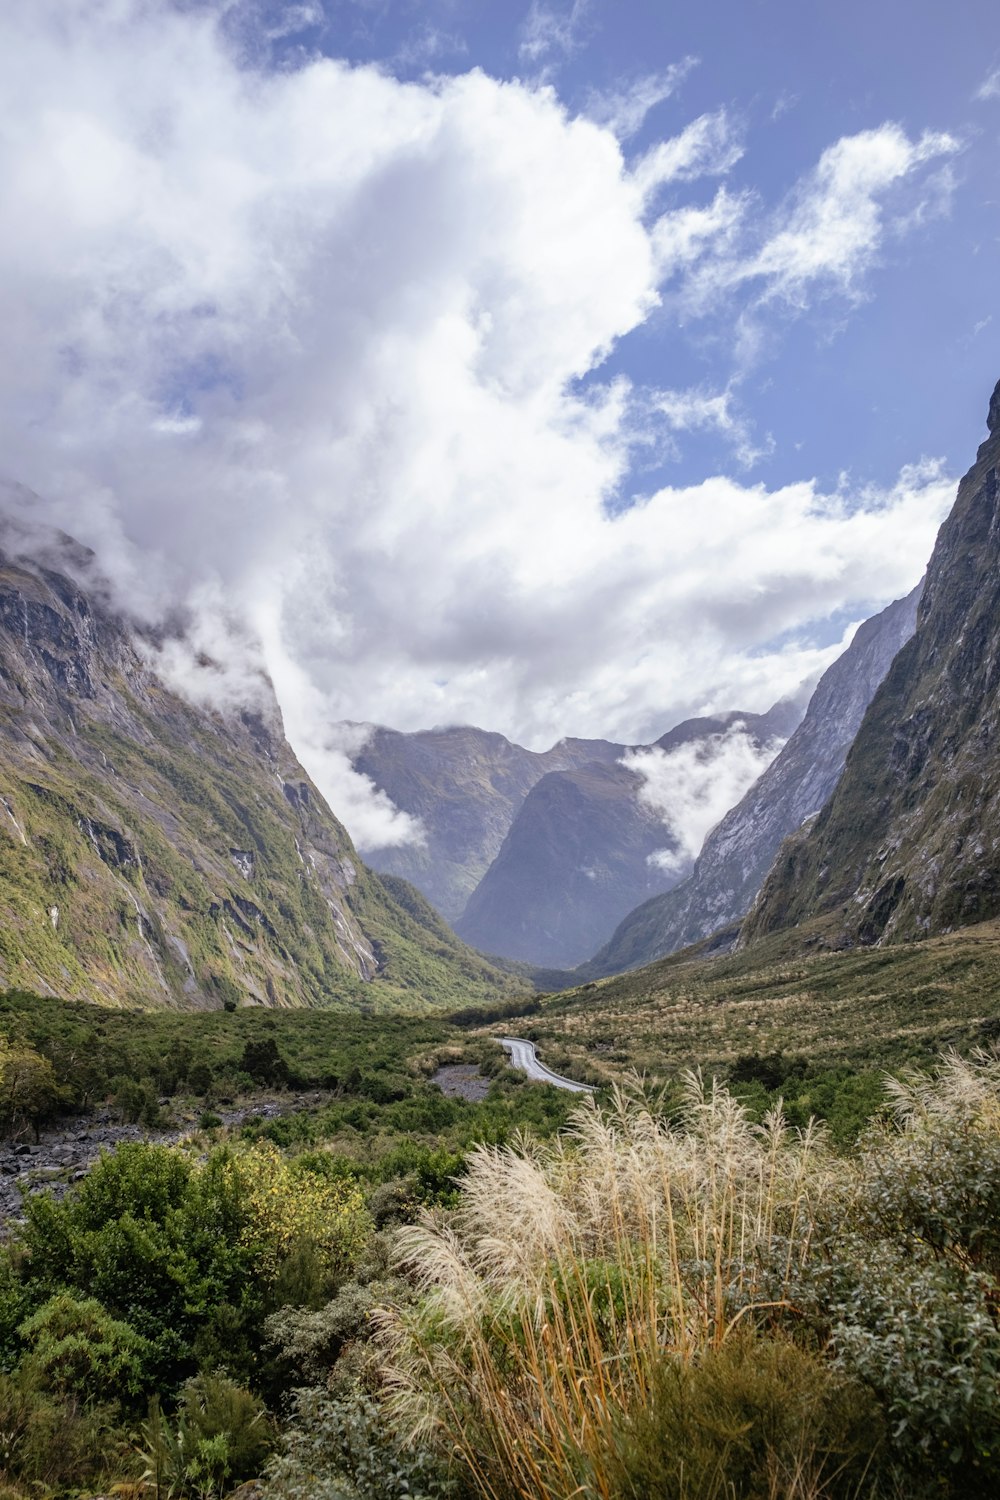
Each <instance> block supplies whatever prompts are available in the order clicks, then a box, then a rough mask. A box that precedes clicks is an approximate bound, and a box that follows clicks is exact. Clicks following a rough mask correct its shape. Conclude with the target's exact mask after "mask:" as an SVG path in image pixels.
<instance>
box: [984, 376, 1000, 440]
mask: <svg viewBox="0 0 1000 1500" xmlns="http://www.w3.org/2000/svg"><path fill="white" fill-rule="evenodd" d="M986 426H987V428H988V429H989V432H990V435H991V436H996V435H997V434H998V433H1000V380H998V381H997V383H996V388H995V390H994V392H993V395H992V396H991V397H990V409H989V412H988V413H987V417H986Z"/></svg>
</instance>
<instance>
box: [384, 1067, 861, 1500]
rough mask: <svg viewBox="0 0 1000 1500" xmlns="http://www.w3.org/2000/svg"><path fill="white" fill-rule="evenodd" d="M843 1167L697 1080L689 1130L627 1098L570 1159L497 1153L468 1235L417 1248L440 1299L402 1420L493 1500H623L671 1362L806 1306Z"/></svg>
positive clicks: (412, 1262) (417, 1262) (818, 1136)
mask: <svg viewBox="0 0 1000 1500" xmlns="http://www.w3.org/2000/svg"><path fill="white" fill-rule="evenodd" d="M831 1161H832V1158H831V1157H830V1154H829V1152H828V1150H827V1147H826V1144H825V1141H824V1139H823V1136H822V1133H821V1131H819V1130H818V1129H816V1128H810V1129H809V1130H807V1131H805V1132H798V1131H791V1130H789V1128H788V1127H787V1126H786V1124H785V1122H784V1120H783V1118H782V1116H781V1113H780V1111H774V1112H773V1113H772V1114H771V1115H769V1117H768V1118H767V1120H766V1121H765V1122H764V1124H763V1125H761V1126H757V1125H754V1124H752V1123H751V1122H750V1120H749V1119H748V1117H747V1115H746V1113H745V1111H744V1110H743V1109H742V1108H741V1107H740V1105H739V1104H738V1103H737V1101H736V1100H734V1099H733V1098H731V1097H730V1095H729V1094H727V1093H726V1092H725V1090H723V1089H721V1088H720V1087H719V1086H718V1085H717V1084H716V1083H714V1082H713V1083H711V1084H706V1083H705V1081H704V1080H703V1079H702V1077H701V1076H700V1075H699V1074H697V1073H688V1074H687V1075H686V1077H685V1080H684V1102H683V1108H682V1115H681V1120H680V1122H679V1128H678V1124H677V1123H671V1122H668V1121H667V1120H666V1119H664V1118H662V1117H660V1116H658V1115H657V1113H656V1112H655V1109H653V1108H650V1106H649V1105H648V1103H646V1102H644V1101H643V1100H641V1098H637V1097H636V1095H635V1093H634V1092H633V1093H629V1092H626V1091H624V1090H618V1091H617V1092H616V1093H615V1095H614V1098H613V1101H612V1104H611V1106H610V1108H608V1109H607V1110H604V1111H602V1110H600V1109H598V1108H597V1107H596V1106H595V1105H594V1104H593V1103H592V1102H591V1101H589V1100H588V1101H586V1102H584V1103H583V1104H582V1105H581V1106H579V1108H578V1109H577V1110H576V1111H575V1113H574V1116H573V1118H572V1121H571V1125H570V1128H569V1130H568V1131H567V1132H566V1133H565V1135H564V1136H563V1137H562V1138H561V1139H560V1140H559V1141H557V1142H556V1143H554V1144H547V1145H537V1144H535V1143H532V1142H529V1141H522V1142H520V1143H518V1144H517V1145H516V1146H514V1147H512V1148H506V1149H495V1148H487V1147H481V1148H480V1149H479V1150H478V1151H476V1152H475V1153H474V1154H473V1156H472V1158H471V1160H470V1162H469V1164H468V1168H467V1175H466V1179H465V1181H464V1184H463V1190H462V1194H461V1200H462V1201H461V1206H460V1208H459V1210H458V1212H457V1214H456V1215H455V1216H454V1218H453V1220H452V1222H451V1223H450V1224H449V1225H448V1226H447V1227H442V1226H436V1225H434V1224H433V1223H431V1222H425V1223H423V1224H421V1225H418V1226H412V1227H410V1228H408V1229H407V1230H405V1231H403V1234H402V1236H401V1254H402V1256H403V1258H404V1260H405V1262H406V1264H407V1265H408V1266H409V1268H410V1269H411V1271H412V1273H413V1274H414V1275H415V1277H416V1279H417V1281H418V1284H419V1286H420V1288H421V1290H422V1292H423V1293H424V1296H423V1299H422V1301H421V1302H420V1304H419V1305H418V1307H417V1308H416V1309H414V1310H410V1311H405V1312H400V1313H398V1314H396V1315H394V1316H392V1317H391V1318H390V1319H389V1321H388V1323H387V1326H386V1339H387V1344H388V1353H389V1363H390V1372H391V1373H390V1381H391V1385H392V1389H393V1393H394V1397H393V1399H394V1406H395V1409H396V1414H397V1418H398V1419H402V1420H404V1421H405V1422H406V1424H407V1426H408V1428H409V1429H410V1430H411V1431H412V1432H413V1433H414V1434H415V1435H417V1434H419V1435H421V1436H422V1437H423V1438H424V1439H427V1438H428V1437H431V1436H436V1438H437V1440H438V1441H442V1442H444V1443H445V1444H446V1445H447V1446H448V1447H449V1448H450V1449H451V1450H452V1451H453V1452H455V1453H457V1454H458V1455H460V1458H461V1460H462V1463H463V1464H464V1466H465V1467H467V1469H468V1470H469V1472H470V1473H471V1474H473V1475H474V1477H475V1481H476V1485H477V1488H478V1491H479V1493H480V1494H482V1495H484V1496H489V1497H491V1500H501V1497H509V1496H523V1497H525V1500H527V1497H528V1496H531V1497H533V1500H566V1497H567V1496H569V1495H573V1494H581V1495H583V1494H586V1495H588V1496H589V1495H593V1496H595V1497H596V1496H599V1497H602V1500H605V1497H608V1500H610V1497H611V1495H612V1494H614V1493H617V1490H615V1489H613V1488H612V1485H613V1480H612V1478H611V1475H610V1473H609V1465H608V1461H607V1458H608V1454H609V1453H611V1452H612V1451H614V1450H615V1449H616V1447H617V1439H616V1434H617V1433H618V1432H619V1431H620V1429H621V1424H622V1422H623V1420H624V1419H626V1418H627V1417H628V1416H629V1415H630V1414H635V1413H637V1412H641V1411H648V1410H649V1409H650V1408H651V1407H652V1406H653V1405H654V1404H655V1398H656V1391H657V1390H658V1389H659V1388H660V1387H661V1386H662V1381H663V1363H664V1358H665V1357H669V1358H671V1359H673V1360H676V1361H677V1362H679V1364H680V1365H681V1366H685V1365H690V1364H692V1363H693V1362H694V1361H696V1360H697V1359H699V1358H700V1357H701V1356H703V1355H704V1354H705V1353H706V1351H709V1350H719V1349H720V1348H721V1347H722V1346H723V1345H724V1344H725V1343H726V1342H727V1340H729V1339H731V1338H732V1337H733V1335H734V1332H735V1331H736V1330H738V1329H741V1328H743V1327H744V1325H746V1324H747V1320H748V1319H752V1318H753V1317H754V1316H755V1315H756V1314H759V1313H764V1312H766V1311H768V1310H774V1309H775V1308H776V1307H779V1306H783V1305H786V1304H787V1302H788V1299H787V1297H786V1296H785V1291H784V1285H783V1283H785V1282H788V1283H790V1282H791V1280H792V1277H793V1274H794V1273H795V1271H796V1270H797V1269H798V1268H799V1266H800V1265H801V1263H802V1261H803V1258H804V1257H806V1256H807V1255H808V1253H809V1245H810V1234H811V1226H812V1224H813V1221H814V1218H815V1213H816V1209H817V1207H818V1205H819V1203H820V1202H821V1201H822V1200H823V1198H824V1196H825V1195H826V1194H827V1193H828V1191H829V1190H830V1187H831V1185H832V1180H833V1177H832V1172H831ZM775 1265H781V1266H783V1268H784V1275H783V1277H781V1278H779V1280H778V1282H777V1283H776V1282H775V1278H774V1274H773V1271H774V1267H775ZM765 1267H766V1268H767V1274H766V1275H765V1274H764V1268H765Z"/></svg>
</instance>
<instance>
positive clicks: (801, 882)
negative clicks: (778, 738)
mask: <svg viewBox="0 0 1000 1500" xmlns="http://www.w3.org/2000/svg"><path fill="white" fill-rule="evenodd" d="M988 427H989V433H990V436H989V438H988V439H987V441H986V442H985V443H983V444H982V446H981V447H980V449H979V453H978V456H977V458H976V462H975V464H974V465H973V466H972V468H971V469H970V470H969V472H968V473H967V474H966V476H965V478H964V479H963V480H962V482H961V484H960V485H959V489H958V497H957V499H956V501H955V505H954V508H953V509H952V511H951V514H950V515H949V516H948V518H947V520H946V521H945V523H944V525H943V526H942V527H941V530H940V532H939V534H938V539H937V543H936V545H935V548H934V552H933V555H932V557H931V560H930V563H929V564H928V568H927V581H926V585H925V588H924V593H923V597H922V599H921V601H920V609H919V612H918V616H917V628H916V632H915V634H914V636H913V638H912V640H911V641H910V642H909V643H908V644H907V645H906V646H905V647H904V648H903V650H902V651H901V652H900V653H899V655H898V656H897V657H896V660H895V661H894V662H893V665H892V667H891V669H890V671H889V674H888V676H887V677H886V679H885V682H884V683H883V684H882V686H881V688H880V689H879V691H878V692H877V693H876V694H875V697H874V698H873V700H872V703H871V705H870V707H869V709H868V711H867V713H866V714H865V717H864V719H863V721H862V723H861V727H860V729H859V731H858V735H857V738H856V739H855V741H854V744H853V746H852V747H851V751H850V754H849V755H848V757H847V763H846V765H845V767H844V773H843V776H842V777H841V779H840V782H839V783H838V785H837V788H836V791H835V793H834V795H833V796H832V797H831V798H830V801H829V802H828V803H827V805H826V806H825V807H824V809H823V811H822V812H821V813H820V814H819V816H818V817H817V818H816V820H815V822H814V823H812V824H811V825H810V826H808V827H807V828H805V829H803V830H802V831H801V833H800V834H799V835H798V836H796V837H794V838H792V839H790V840H789V841H788V842H787V843H786V844H785V845H784V846H783V847H782V849H781V852H780V854H779V856H778V859H777V860H776V862H775V865H774V868H773V869H772V871H771V873H770V875H769V876H768V879H767V881H766V882H765V884H764V886H763V889H762V890H761V894H760V898H759V900H758V902H757V905H756V906H755V907H754V909H753V911H752V912H751V913H750V915H749V917H748V918H747V921H746V923H745V924H744V929H743V937H744V939H745V940H750V939H752V938H753V937H756V936H759V935H762V934H764V933H768V932H772V931H775V930H779V929H782V928H786V927H790V926H793V925H795V924H797V923H799V922H802V921H805V920H807V919H811V918H817V917H820V918H825V936H826V940H827V941H829V942H831V943H833V944H834V945H836V946H849V945H852V944H856V943H879V942H891V941H897V940H903V939H908V938H916V937H920V936H922V935H923V934H926V933H940V932H947V931H950V930H951V929H952V928H954V927H960V926H964V925H967V924H969V923H972V922H978V921H981V920H983V919H985V918H989V917H994V916H996V915H997V914H998V913H1000V485H998V468H1000V385H998V386H997V388H996V390H995V391H994V393H993V398H992V400H991V402H990V408H989V416H988Z"/></svg>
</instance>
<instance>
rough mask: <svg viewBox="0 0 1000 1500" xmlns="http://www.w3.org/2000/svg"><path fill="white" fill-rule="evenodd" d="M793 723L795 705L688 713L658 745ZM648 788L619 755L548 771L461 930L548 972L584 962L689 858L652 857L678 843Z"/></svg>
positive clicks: (758, 736)
mask: <svg viewBox="0 0 1000 1500" xmlns="http://www.w3.org/2000/svg"><path fill="white" fill-rule="evenodd" d="M797 720H798V710H797V709H795V708H794V707H793V706H792V705H790V704H779V705H777V706H776V707H775V708H774V709H772V710H771V711H770V713H768V714H750V713H739V712H731V713H727V714H720V715H717V716H715V717H712V718H700V719H688V720H685V722H684V723H683V724H679V725H677V726H676V727H675V728H674V729H671V730H670V731H669V732H668V733H667V734H665V735H663V736H662V738H661V739H659V740H658V741H657V742H656V745H655V746H654V747H652V748H654V749H657V750H662V751H664V752H665V753H667V754H669V753H670V752H671V751H674V750H677V749H679V748H680V747H681V746H684V745H692V746H693V745H696V744H705V745H708V744H710V743H711V742H713V741H714V740H715V739H717V738H718V736H720V735H722V734H724V733H725V732H726V730H727V729H729V728H730V727H731V726H733V725H734V724H736V723H740V724H742V725H744V726H745V728H746V731H747V734H748V736H749V738H750V739H751V741H752V742H753V744H754V746H755V748H757V749H760V748H761V747H762V746H763V745H764V744H765V743H769V742H770V741H772V740H774V739H776V738H779V739H780V738H783V737H784V736H785V735H787V734H788V733H789V732H790V730H791V729H792V728H793V727H794V725H795V723H796V722H797ZM642 748H643V749H646V748H649V747H642ZM644 785H645V778H644V777H643V776H642V775H640V774H639V773H638V772H637V771H635V770H632V769H630V768H629V766H628V765H627V764H626V765H622V764H621V763H620V762H619V761H615V762H614V763H613V764H611V765H588V766H583V767H580V768H579V769H577V770H572V771H551V772H549V774H548V775H546V776H543V777H542V779H541V780H540V781H539V782H537V783H536V784H535V786H534V787H533V788H532V789H531V791H530V792H529V793H528V795H527V797H526V798H525V800H524V803H523V805H522V807H521V809H520V811H519V812H518V814H517V816H516V818H515V819H514V822H513V824H512V826H511V829H510V832H509V833H508V835H507V837H506V839H505V841H504V843H503V846H502V848H501V850H500V852H499V854H498V855H497V858H496V859H495V860H494V862H493V864H492V865H491V866H490V868H489V870H488V871H487V872H486V874H485V876H484V877H483V880H482V881H481V883H480V884H479V886H478V887H477V888H476V890H475V891H474V892H473V894H472V896H471V897H470V898H469V903H468V905H467V907H466V909H465V912H464V913H463V915H462V916H461V917H460V918H459V920H458V922H457V923H456V924H455V928H456V931H457V932H458V933H459V934H460V936H462V937H463V938H464V939H465V940H466V941H467V942H469V943H472V944H473V945H474V946H475V947H477V948H479V949H480V950H481V951H483V952H485V953H502V954H503V955H504V956H505V957H507V958H516V959H521V960H524V961H526V962H528V963H531V964H535V965H541V966H546V967H552V968H570V967H572V966H573V965H574V964H577V963H579V962H580V961H581V960H582V959H583V958H585V957H586V956H587V954H588V953H591V952H593V949H594V945H595V943H598V942H600V940H601V938H602V937H605V936H607V935H608V934H609V933H610V932H612V931H613V929H614V927H615V924H616V923H617V922H618V921H619V920H620V919H621V918H622V917H623V916H624V915H625V913H626V912H628V911H630V910H632V908H633V907H634V906H635V905H636V903H637V902H639V901H643V900H644V899H645V898H646V897H647V896H649V895H652V894H654V893H655V892H657V891H664V890H668V889H669V887H670V886H672V885H675V884H676V882H677V881H678V879H680V878H681V877H682V876H683V875H684V874H685V873H686V867H685V864H684V863H683V862H678V864H677V865H676V866H675V867H674V868H672V869H671V870H667V869H665V868H663V866H662V865H660V864H658V863H655V862H654V863H650V857H651V856H652V855H654V854H655V853H656V852H657V851H660V850H676V849H677V847H678V845H677V839H676V837H675V835H674V834H673V833H672V831H671V829H670V828H669V826H668V825H667V824H666V823H665V821H664V818H663V816H662V814H661V813H660V812H658V811H656V810H655V809H654V808H653V807H651V806H650V805H649V804H648V802H646V801H645V800H644V799H643V798H642V796H641V792H642V789H643V787H644ZM681 858H683V856H682V857H681ZM688 867H689V865H688Z"/></svg>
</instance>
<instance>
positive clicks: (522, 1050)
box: [500, 1036, 594, 1094]
mask: <svg viewBox="0 0 1000 1500" xmlns="http://www.w3.org/2000/svg"><path fill="white" fill-rule="evenodd" d="M500 1045H501V1047H503V1049H504V1051H506V1052H508V1053H509V1054H510V1065H511V1067H512V1068H520V1070H521V1072H522V1073H527V1075H528V1077H529V1078H530V1079H531V1081H532V1083H551V1084H553V1085H554V1086H555V1087H556V1088H557V1089H569V1090H570V1092H571V1093H573V1094H592V1093H593V1092H594V1090H593V1088H592V1087H591V1085H590V1084H589V1083H575V1082H574V1080H573V1079H572V1078H563V1077H561V1076H560V1074H558V1073H553V1071H552V1069H551V1068H547V1067H546V1066H545V1064H544V1063H540V1062H539V1061H538V1053H537V1052H536V1051H535V1044H534V1042H525V1041H522V1040H521V1038H520V1037H516V1036H505V1037H501V1038H500Z"/></svg>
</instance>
